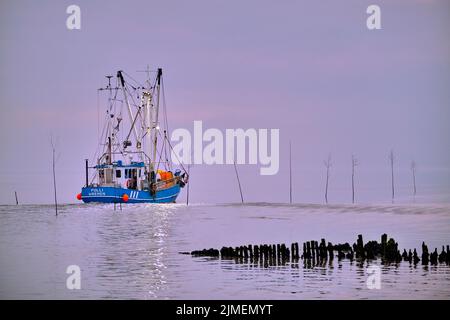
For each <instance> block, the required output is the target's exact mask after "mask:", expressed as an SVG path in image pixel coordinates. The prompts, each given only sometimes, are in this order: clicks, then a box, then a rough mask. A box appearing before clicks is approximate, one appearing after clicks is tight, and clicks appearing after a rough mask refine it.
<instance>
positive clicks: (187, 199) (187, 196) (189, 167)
mask: <svg viewBox="0 0 450 320" xmlns="http://www.w3.org/2000/svg"><path fill="white" fill-rule="evenodd" d="M190 171H191V165H190V164H188V172H187V174H188V179H189V180H191V179H190V178H191V176H190ZM189 185H190V181H188V184H187V193H186V205H187V206H188V205H189Z"/></svg>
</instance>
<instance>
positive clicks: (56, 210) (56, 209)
mask: <svg viewBox="0 0 450 320" xmlns="http://www.w3.org/2000/svg"><path fill="white" fill-rule="evenodd" d="M50 143H51V145H52V168H53V190H54V193H55V213H56V215H58V200H57V198H56V174H55V145H54V144H53V139H51V140H50Z"/></svg>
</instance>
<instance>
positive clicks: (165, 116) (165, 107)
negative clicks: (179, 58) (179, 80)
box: [161, 77, 170, 161]
mask: <svg viewBox="0 0 450 320" xmlns="http://www.w3.org/2000/svg"><path fill="white" fill-rule="evenodd" d="M161 91H162V100H163V117H164V126H165V129H166V133H165V134H166V135H167V134H170V130H169V122H168V120H167V105H166V94H165V91H164V77H161ZM165 155H166V160H167V161H169V158H168V157H167V150H165Z"/></svg>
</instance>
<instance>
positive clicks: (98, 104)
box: [97, 90, 100, 145]
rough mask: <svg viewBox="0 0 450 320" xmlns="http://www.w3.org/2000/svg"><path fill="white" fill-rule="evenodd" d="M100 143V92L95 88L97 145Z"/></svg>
mask: <svg viewBox="0 0 450 320" xmlns="http://www.w3.org/2000/svg"><path fill="white" fill-rule="evenodd" d="M99 143H100V92H99V91H98V90H97V145H98V144H99Z"/></svg>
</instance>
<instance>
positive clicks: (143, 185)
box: [77, 68, 189, 203]
mask: <svg viewBox="0 0 450 320" xmlns="http://www.w3.org/2000/svg"><path fill="white" fill-rule="evenodd" d="M150 73H151V72H150V71H149V70H147V79H146V81H145V83H144V84H141V83H138V82H136V80H134V79H133V78H131V77H130V76H128V75H127V74H126V73H125V72H124V71H121V70H120V71H117V74H116V80H117V85H116V86H115V87H112V85H111V78H112V76H107V79H108V85H107V86H106V87H105V88H100V89H98V92H102V91H106V92H108V93H109V96H108V108H107V110H106V117H105V124H104V127H103V130H102V136H101V137H99V141H100V142H99V148H98V149H97V152H96V155H95V156H94V159H95V162H96V164H95V165H93V166H89V162H88V160H86V183H85V186H84V187H83V188H82V189H81V193H79V194H78V195H77V198H78V199H79V200H82V201H83V202H102V203H125V202H128V203H169V202H175V201H176V199H177V197H178V195H179V193H180V191H181V188H183V187H184V186H185V185H186V183H187V182H188V178H189V175H188V173H187V172H186V170H184V168H183V166H182V165H181V167H182V169H183V170H181V169H175V170H174V169H172V166H171V161H170V152H168V151H167V149H168V148H171V144H170V142H169V141H168V138H167V136H168V132H167V130H168V128H167V127H168V126H167V114H166V109H165V101H164V93H162V92H163V90H164V88H163V81H162V69H160V68H159V69H158V70H157V72H156V77H155V78H154V80H153V81H152V79H151V77H150ZM124 76H127V78H130V79H131V81H130V83H129V82H128V81H126V80H125V77H124ZM161 94H162V95H163V99H162V100H163V110H162V111H163V119H164V121H163V122H162V123H160V121H159V115H160V112H159V111H160V102H161V99H160V96H161ZM119 95H121V98H122V99H119V98H120V97H119ZM135 98H136V99H135ZM124 104H125V105H124ZM124 108H126V113H127V114H128V120H125V119H123V117H122V112H123V109H124ZM123 133H125V135H124V134H123ZM158 138H160V139H158ZM158 142H159V149H158ZM100 150H102V151H101V153H99V151H100ZM135 158H136V159H135ZM90 171H91V172H93V176H92V177H91V179H89V172H90Z"/></svg>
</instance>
